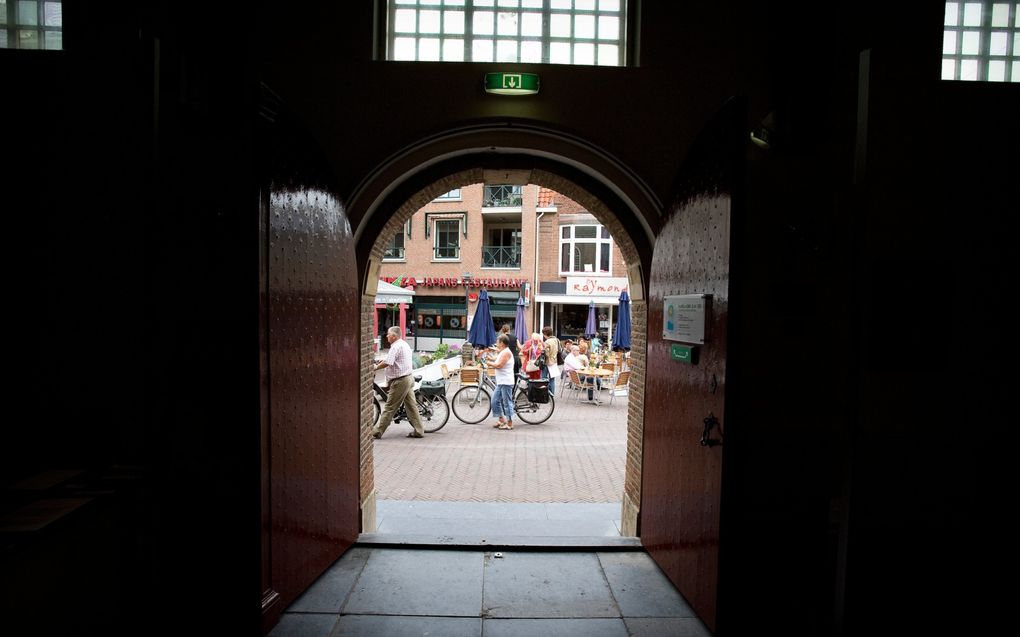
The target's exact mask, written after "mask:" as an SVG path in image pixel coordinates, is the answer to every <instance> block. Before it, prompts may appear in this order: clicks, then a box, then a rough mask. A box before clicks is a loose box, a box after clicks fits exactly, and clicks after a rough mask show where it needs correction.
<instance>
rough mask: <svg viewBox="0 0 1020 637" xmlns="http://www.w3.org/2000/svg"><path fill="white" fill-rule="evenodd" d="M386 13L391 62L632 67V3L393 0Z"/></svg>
mask: <svg viewBox="0 0 1020 637" xmlns="http://www.w3.org/2000/svg"><path fill="white" fill-rule="evenodd" d="M614 5H615V8H614ZM398 12H399V13H398ZM422 12H427V13H426V14H425V15H423V14H422ZM450 12H452V13H450ZM457 14H460V15H461V17H458V15H457ZM384 17H385V20H384V21H383V22H384V24H383V27H382V28H383V29H384V30H385V33H384V34H383V35H384V37H382V38H380V40H381V41H382V42H385V45H386V50H385V51H383V52H382V57H383V59H386V60H391V61H423V62H424V61H432V62H494V63H510V62H513V63H532V64H578V65H586V66H626V65H627V21H628V17H629V16H628V2H627V0H619V1H618V2H614V0H598V1H596V0H576V1H574V2H571V1H570V0H388V1H387V2H386V13H385V16H384ZM423 18H425V19H427V20H423ZM454 18H456V20H453V19H454ZM423 21H427V22H428V24H429V26H428V27H425V26H423ZM411 22H413V23H414V27H413V29H412V28H411V27H410V23H411ZM458 24H462V29H461V27H460V26H457V25H458ZM526 24H527V25H533V26H539V27H540V30H541V34H540V35H539V34H538V33H537V31H536V32H533V33H525V31H526V29H525V25H526ZM614 24H615V28H614V26H613V25H614ZM433 25H434V27H435V31H424V30H423V28H424V29H431V28H432V26H433ZM398 29H400V30H399V31H398ZM457 29H461V31H460V32H456V31H457ZM579 31H581V35H578V32H579ZM554 32H555V34H556V35H553V33H554ZM458 43H460V44H458ZM411 47H413V49H414V53H413V55H411V54H410V50H409V48H411ZM476 47H477V51H476ZM405 51H406V52H405Z"/></svg>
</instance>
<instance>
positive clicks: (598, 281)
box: [567, 276, 629, 296]
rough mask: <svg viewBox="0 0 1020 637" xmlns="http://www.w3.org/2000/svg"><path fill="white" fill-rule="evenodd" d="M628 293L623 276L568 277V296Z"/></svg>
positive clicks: (625, 278) (625, 279)
mask: <svg viewBox="0 0 1020 637" xmlns="http://www.w3.org/2000/svg"><path fill="white" fill-rule="evenodd" d="M625 290H626V291H628V292H629V290H628V289H627V277H625V276H604V277H597V276H568V277H567V295H568V296H620V292H623V291H625Z"/></svg>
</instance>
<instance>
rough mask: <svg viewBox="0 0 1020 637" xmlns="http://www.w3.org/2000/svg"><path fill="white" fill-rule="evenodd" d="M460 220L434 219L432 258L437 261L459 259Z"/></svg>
mask: <svg viewBox="0 0 1020 637" xmlns="http://www.w3.org/2000/svg"><path fill="white" fill-rule="evenodd" d="M460 223H461V222H460V220H459V219H436V231H435V243H433V249H434V251H435V252H434V258H435V260H437V261H444V260H446V261H456V260H459V259H460Z"/></svg>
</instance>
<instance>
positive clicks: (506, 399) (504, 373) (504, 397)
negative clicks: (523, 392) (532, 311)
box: [490, 334, 516, 430]
mask: <svg viewBox="0 0 1020 637" xmlns="http://www.w3.org/2000/svg"><path fill="white" fill-rule="evenodd" d="M513 358H514V357H513V355H512V354H511V353H510V338H509V337H508V336H507V335H506V334H500V335H499V338H497V339H496V356H495V358H494V359H492V362H491V363H490V366H491V367H493V368H494V369H495V370H496V393H495V395H493V397H492V415H493V416H495V417H498V418H499V420H497V421H496V424H494V425H493V427H495V428H497V429H506V430H508V429H513V428H514V401H513V390H514V383H515V382H516V379H515V378H514V361H513Z"/></svg>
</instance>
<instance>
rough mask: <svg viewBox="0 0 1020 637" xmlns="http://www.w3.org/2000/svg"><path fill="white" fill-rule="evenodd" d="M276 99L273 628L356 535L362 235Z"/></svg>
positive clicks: (265, 404)
mask: <svg viewBox="0 0 1020 637" xmlns="http://www.w3.org/2000/svg"><path fill="white" fill-rule="evenodd" d="M280 110H281V109H280V108H279V105H278V104H274V105H273V107H272V108H269V109H266V115H265V118H266V124H265V127H264V128H265V129H266V135H265V137H266V138H267V141H268V149H269V150H268V155H269V156H268V159H267V162H266V164H267V167H268V168H269V170H268V174H267V175H266V179H265V181H264V186H265V187H264V190H263V195H262V199H263V201H262V205H261V212H262V214H261V218H262V253H261V258H260V263H261V264H262V274H261V277H260V278H261V281H262V290H261V295H260V296H261V316H262V320H261V325H262V339H261V340H262V348H261V349H262V364H261V367H262V384H261V388H262V450H263V453H262V468H263V482H262V509H263V514H262V523H263V533H262V540H263V541H262V604H263V629H264V630H265V631H268V629H269V628H271V627H272V626H273V625H274V624H275V623H276V621H277V620H278V618H279V614H280V612H282V610H283V609H284V608H286V607H287V606H288V605H289V604H290V603H291V602H293V601H294V600H295V599H296V598H297V597H298V596H299V595H300V594H301V593H302V592H303V591H304V590H305V589H306V588H307V587H308V586H309V585H310V584H311V583H312V582H314V581H315V579H316V578H317V577H318V576H319V575H320V574H321V573H322V572H323V571H324V570H325V569H326V568H328V567H329V566H330V565H331V564H332V563H333V562H334V561H336V559H337V558H339V557H340V556H341V555H342V554H343V552H344V551H345V550H347V548H348V547H349V546H350V545H351V544H353V543H354V541H355V540H356V539H357V536H358V531H359V519H358V516H359V513H358V507H359V498H358V479H359V472H358V464H359V456H358V454H359V445H358V440H359V438H358V427H359V415H360V409H359V407H358V403H359V386H360V381H359V374H358V366H359V358H358V356H359V342H360V333H361V332H360V328H359V325H358V318H357V313H352V312H350V311H349V310H350V308H352V307H358V304H359V294H358V290H357V287H358V286H357V267H356V263H355V254H354V241H353V235H352V233H351V228H350V224H349V223H348V221H347V217H346V215H345V212H344V208H343V205H342V202H341V201H340V200H339V199H338V198H337V197H336V195H335V194H333V193H334V192H335V190H333V189H332V188H331V187H330V184H329V180H328V177H326V176H325V175H326V173H325V171H324V170H323V169H322V168H323V166H324V162H323V160H322V159H321V156H320V155H319V154H318V152H317V149H316V148H315V146H314V144H312V143H310V142H309V141H308V139H307V138H305V137H304V136H303V135H302V134H301V132H300V129H299V128H298V127H297V126H296V125H295V124H293V123H291V122H288V120H287V119H286V117H285V116H281V115H279V113H280Z"/></svg>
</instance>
